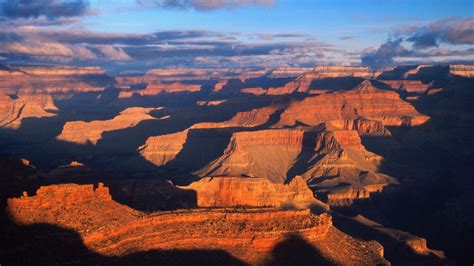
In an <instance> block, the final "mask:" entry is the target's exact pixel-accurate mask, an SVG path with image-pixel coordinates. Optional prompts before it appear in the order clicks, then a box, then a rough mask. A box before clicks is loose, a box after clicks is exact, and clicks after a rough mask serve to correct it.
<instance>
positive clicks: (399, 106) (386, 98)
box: [275, 81, 429, 127]
mask: <svg viewBox="0 0 474 266" xmlns="http://www.w3.org/2000/svg"><path fill="white" fill-rule="evenodd" d="M361 117H362V118H365V119H368V120H375V121H380V122H382V123H383V125H384V126H416V125H420V124H423V123H424V122H426V121H427V120H428V119H429V117H427V116H425V115H422V114H420V113H418V112H417V111H416V109H415V108H414V107H413V106H412V105H410V104H409V103H407V102H405V101H403V100H402V99H400V97H399V95H398V94H397V93H396V92H392V91H385V90H379V89H377V88H375V87H374V86H373V85H372V84H371V83H370V81H364V82H362V83H361V84H360V85H359V86H357V87H356V88H354V89H353V90H350V91H346V92H334V93H326V94H322V95H319V96H314V97H307V98H305V99H304V100H302V101H300V102H293V103H292V104H291V105H290V106H289V107H288V108H287V109H286V110H285V111H284V112H283V113H282V114H281V117H280V121H279V122H278V123H277V124H276V125H275V126H276V127H283V126H293V125H295V124H296V123H297V122H299V123H303V124H306V125H311V126H315V125H318V124H321V123H323V122H332V121H335V122H337V121H347V120H355V119H358V118H361ZM339 123H341V122H339ZM343 123H345V122H343ZM343 123H342V124H343Z"/></svg>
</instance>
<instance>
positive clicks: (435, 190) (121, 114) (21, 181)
mask: <svg viewBox="0 0 474 266" xmlns="http://www.w3.org/2000/svg"><path fill="white" fill-rule="evenodd" d="M472 70H473V66H471V65H414V66H396V67H390V68H383V69H376V70H372V69H370V68H367V67H358V66H317V67H315V68H302V67H301V68H300V67H288V68H270V67H269V68H238V69H231V68H219V69H217V68H216V69H212V68H208V69H205V68H203V69H193V68H169V69H166V68H163V69H149V70H147V71H146V72H145V73H143V74H142V75H130V76H127V75H117V76H112V75H109V74H108V73H107V72H106V71H104V70H103V69H101V68H99V67H65V66H4V67H2V68H1V70H0V143H1V145H2V147H3V149H2V151H1V152H0V175H1V180H0V181H1V183H2V189H1V190H0V191H1V194H2V204H3V205H2V206H4V207H5V208H6V209H5V210H6V212H5V214H4V216H2V222H5V224H6V225H7V226H6V227H5V228H2V233H4V234H5V236H6V237H7V239H10V240H9V241H11V243H12V245H10V246H7V247H5V249H4V248H3V246H2V254H0V255H2V257H3V256H6V258H8V259H9V260H11V261H12V262H15V260H17V262H18V261H19V262H20V264H33V263H43V264H48V263H51V262H52V261H54V258H55V256H57V254H54V253H51V252H46V251H45V250H43V249H42V248H43V246H42V245H43V244H44V245H45V246H44V248H46V247H48V248H49V249H52V250H54V249H55V248H61V247H63V246H65V247H66V249H65V250H63V252H64V254H71V256H66V255H65V257H62V258H61V259H60V260H59V263H83V264H116V263H137V262H141V259H145V261H144V262H145V264H153V263H157V262H158V263H161V264H170V265H173V264H178V265H180V263H179V258H182V260H184V261H185V262H188V263H190V262H199V263H201V264H209V265H223V264H224V265H227V264H234V265H247V264H250V265H272V264H278V262H279V261H278V260H280V261H283V262H288V261H285V260H287V259H288V258H290V262H291V260H293V259H295V258H294V257H291V254H290V253H292V252H294V247H300V248H297V249H299V251H301V252H303V253H304V252H306V253H307V254H306V253H305V254H306V255H307V256H306V257H304V258H305V259H313V260H316V259H319V262H321V264H329V265H333V264H336V265H367V264H372V265H375V264H380V265H389V264H390V263H391V264H393V265H407V264H412V265H413V264H425V265H433V264H434V265H436V264H441V265H445V264H447V263H448V264H449V263H452V262H453V261H456V262H466V261H469V259H470V258H471V257H472V256H471V255H469V253H468V252H466V250H467V247H468V246H470V245H469V244H470V243H473V242H472V241H473V240H472V239H471V238H470V237H469V235H470V233H471V232H472V227H470V226H471V224H472V223H471V222H469V219H467V218H462V217H468V218H469V217H472V212H471V211H470V210H471V207H472V206H473V205H472V197H471V196H472V191H474V190H472V188H473V185H474V183H473V182H472V180H471V179H470V176H471V175H470V173H471V171H472V165H470V163H469V161H470V159H472V158H473V157H472V145H471V144H472V143H474V142H472V134H471V132H472V130H473V128H472V125H473V124H474V123H472V122H474V120H473V117H474V116H473V113H472V101H471V100H472V98H473V93H472V86H473V85H474V81H473V79H472V77H473V75H472V73H471V72H472ZM466 219H467V220H466ZM444 226H447V228H449V229H447V230H442V228H444ZM3 229H5V230H3ZM22 230H26V231H25V232H28V233H26V235H25V234H24V233H22ZM8 232H10V233H8ZM54 235H58V236H60V237H57V238H54V237H53V236H54ZM63 236H70V240H61V238H64V237H63ZM49 237H51V239H53V240H54V241H53V240H51V241H50V242H48V243H49V244H48V243H45V242H47V241H44V239H48V238H49ZM23 240H25V241H23ZM464 243H465V244H464ZM48 245H50V246H48ZM67 247H70V248H67ZM28 249H32V250H33V251H34V252H32V255H31V256H30V257H28V256H25V255H24V254H25V250H28ZM67 250H69V251H67ZM441 250H442V251H441ZM443 251H444V252H443ZM42 254H45V255H44V256H43V257H42ZM279 254H283V255H285V256H286V255H288V254H290V255H288V256H289V257H288V258H286V257H285V258H282V257H281V256H279ZM298 254H299V253H298ZM305 254H303V255H305ZM303 255H301V256H303ZM298 256H299V255H298ZM146 258H148V260H146ZM177 258H178V260H177ZM176 260H177V261H176ZM206 262H209V263H206ZM183 263H184V262H183ZM181 265H182V264H181Z"/></svg>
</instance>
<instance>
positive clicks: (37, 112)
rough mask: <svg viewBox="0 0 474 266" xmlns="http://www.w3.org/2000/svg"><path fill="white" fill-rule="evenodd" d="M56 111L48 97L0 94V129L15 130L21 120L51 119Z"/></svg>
mask: <svg viewBox="0 0 474 266" xmlns="http://www.w3.org/2000/svg"><path fill="white" fill-rule="evenodd" d="M54 110H57V108H56V106H55V105H54V103H53V101H52V99H51V96H49V95H20V96H10V95H6V94H2V93H0V127H4V128H11V129H17V128H19V127H20V126H21V124H22V121H23V119H26V118H32V117H37V118H40V117H52V116H56V114H55V113H51V112H49V111H54Z"/></svg>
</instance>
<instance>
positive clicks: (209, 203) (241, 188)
mask: <svg viewBox="0 0 474 266" xmlns="http://www.w3.org/2000/svg"><path fill="white" fill-rule="evenodd" d="M182 188H184V189H191V190H194V191H196V192H197V205H198V206H199V207H238V206H247V207H249V206H251V207H285V206H294V207H297V208H307V207H308V206H310V205H311V204H315V203H316V199H315V198H314V197H313V192H312V191H311V190H310V189H309V188H308V186H307V185H306V182H305V181H304V180H303V179H302V178H301V177H299V176H297V177H295V178H294V179H293V180H292V181H291V182H290V183H289V184H286V185H284V184H275V183H272V182H270V181H269V180H268V179H266V178H245V177H205V178H202V179H200V180H199V181H196V182H193V183H191V184H190V185H189V186H186V187H182Z"/></svg>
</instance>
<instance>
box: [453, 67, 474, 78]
mask: <svg viewBox="0 0 474 266" xmlns="http://www.w3.org/2000/svg"><path fill="white" fill-rule="evenodd" d="M449 73H450V74H451V75H456V76H460V77H465V78H473V77H474V65H449Z"/></svg>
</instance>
